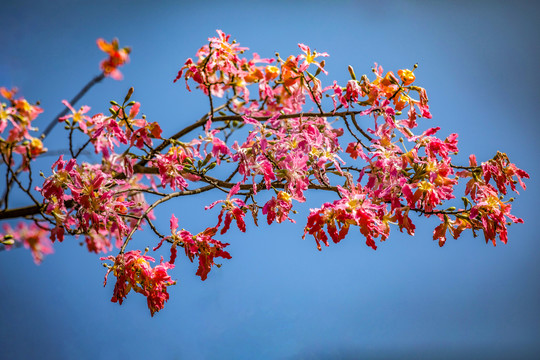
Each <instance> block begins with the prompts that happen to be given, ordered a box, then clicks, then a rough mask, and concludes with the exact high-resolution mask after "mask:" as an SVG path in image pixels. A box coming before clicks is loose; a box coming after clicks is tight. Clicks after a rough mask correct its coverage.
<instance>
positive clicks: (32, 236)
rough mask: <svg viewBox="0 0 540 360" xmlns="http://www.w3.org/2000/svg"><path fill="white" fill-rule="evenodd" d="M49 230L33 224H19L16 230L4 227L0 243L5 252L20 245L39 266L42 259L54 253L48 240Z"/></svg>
mask: <svg viewBox="0 0 540 360" xmlns="http://www.w3.org/2000/svg"><path fill="white" fill-rule="evenodd" d="M49 234H50V229H49V228H47V227H43V226H38V225H37V224H35V223H30V224H28V223H26V222H22V221H21V222H19V224H18V225H17V227H16V228H12V227H11V226H10V225H9V224H5V225H4V233H3V234H0V239H1V240H0V242H1V243H2V245H3V246H5V248H6V249H7V250H9V249H11V248H12V247H14V246H18V245H20V244H22V245H23V246H24V247H25V248H27V249H30V251H31V252H32V257H33V258H34V262H35V263H36V264H38V265H39V264H41V262H42V261H43V257H44V256H45V255H47V254H52V253H53V252H54V250H53V247H52V243H51V241H50V240H49Z"/></svg>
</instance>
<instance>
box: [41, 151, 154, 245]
mask: <svg viewBox="0 0 540 360" xmlns="http://www.w3.org/2000/svg"><path fill="white" fill-rule="evenodd" d="M52 169H53V174H52V175H51V176H50V177H48V178H47V179H46V180H45V182H44V184H43V188H41V189H40V192H41V194H42V195H43V197H44V203H45V205H46V207H45V214H48V215H51V216H52V217H53V218H54V220H55V222H56V227H55V228H54V229H52V231H51V240H53V241H55V240H59V241H63V240H64V233H65V232H66V231H67V232H68V233H69V234H74V235H78V234H84V235H85V241H86V243H87V245H88V249H89V250H90V251H94V252H100V251H106V250H107V249H110V247H111V246H110V239H111V238H113V237H114V238H116V246H118V247H120V246H121V244H122V241H123V238H124V236H125V235H126V234H127V233H128V231H129V230H130V222H128V221H126V220H125V219H124V217H123V215H125V214H127V213H128V212H129V213H132V212H135V213H141V212H144V209H145V207H146V203H145V202H144V200H141V199H138V200H139V201H135V200H136V199H135V198H134V197H132V196H131V195H130V190H131V189H132V185H133V184H131V183H130V182H129V181H126V180H118V179H114V178H113V176H112V175H111V174H110V173H107V172H104V171H103V170H102V167H101V166H99V165H90V164H87V163H83V164H81V165H78V164H77V161H76V160H75V159H71V160H69V161H65V160H63V155H61V156H60V158H59V159H58V160H57V161H56V162H55V163H54V164H53V166H52ZM131 225H132V226H133V224H131Z"/></svg>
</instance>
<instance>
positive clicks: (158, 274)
mask: <svg viewBox="0 0 540 360" xmlns="http://www.w3.org/2000/svg"><path fill="white" fill-rule="evenodd" d="M101 260H110V261H112V262H113V264H112V265H111V266H108V270H107V273H106V274H105V282H104V284H103V285H106V284H107V277H108V276H109V274H110V273H111V272H112V273H113V275H114V276H115V277H116V284H115V285H114V292H113V297H112V299H111V301H112V302H118V303H119V304H120V305H122V302H123V301H124V299H125V298H126V296H127V295H128V294H129V292H130V291H131V290H132V289H133V290H134V291H135V292H137V293H139V294H142V295H144V296H146V298H147V303H148V309H150V314H151V315H152V316H154V314H155V313H156V312H158V311H159V310H161V309H163V307H164V306H165V302H166V301H167V300H169V293H168V292H167V287H169V286H171V285H175V284H176V281H174V280H172V279H171V277H170V275H169V274H168V273H167V270H169V269H172V268H174V265H173V264H170V263H168V262H163V259H161V262H160V263H159V264H158V265H156V266H155V267H152V266H151V265H150V263H149V261H151V262H155V260H154V258H152V257H150V256H146V255H141V251H140V250H137V251H128V252H127V253H125V254H120V255H118V256H116V257H115V256H107V257H102V258H101Z"/></svg>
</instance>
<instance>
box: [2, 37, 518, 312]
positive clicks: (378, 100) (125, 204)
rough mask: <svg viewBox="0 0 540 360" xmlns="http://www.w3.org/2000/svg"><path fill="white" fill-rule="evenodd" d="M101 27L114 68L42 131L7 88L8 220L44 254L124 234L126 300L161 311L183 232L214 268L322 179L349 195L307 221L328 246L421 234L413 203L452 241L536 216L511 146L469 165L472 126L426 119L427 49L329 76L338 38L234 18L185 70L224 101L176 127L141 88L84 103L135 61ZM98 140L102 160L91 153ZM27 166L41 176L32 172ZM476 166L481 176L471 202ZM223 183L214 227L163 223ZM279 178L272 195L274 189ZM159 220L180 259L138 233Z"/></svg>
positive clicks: (106, 242)
mask: <svg viewBox="0 0 540 360" xmlns="http://www.w3.org/2000/svg"><path fill="white" fill-rule="evenodd" d="M97 43H98V47H99V48H100V49H101V50H102V51H104V52H105V53H106V54H107V56H108V57H107V58H106V59H105V60H104V61H103V62H102V63H101V70H102V74H101V75H99V76H98V77H96V78H94V79H93V80H92V81H91V82H90V83H89V84H88V85H86V86H85V88H83V89H82V90H81V92H79V94H77V95H76V96H75V97H74V98H73V99H72V101H71V102H68V101H64V102H63V103H64V105H65V106H66V109H65V110H64V111H63V112H62V113H61V114H60V115H59V116H58V117H57V119H55V122H54V123H51V124H50V125H49V126H48V127H47V128H46V130H45V132H44V133H43V134H42V135H41V136H36V133H37V131H38V129H36V128H34V127H33V126H32V122H33V121H34V120H35V119H36V117H37V116H38V115H39V114H40V113H41V112H42V109H41V108H40V107H39V106H38V105H31V104H30V103H29V102H28V101H27V100H25V99H24V98H20V97H19V98H17V96H16V90H15V89H13V90H7V89H5V88H2V89H1V90H0V93H1V95H2V96H3V97H4V98H5V99H6V102H5V103H2V105H1V109H0V135H1V137H0V153H1V154H2V171H4V173H3V175H4V176H5V183H6V190H5V194H4V196H3V198H2V210H0V220H3V219H13V218H26V220H25V221H21V222H20V223H19V225H18V226H17V227H15V228H13V227H11V226H10V225H8V224H6V225H5V226H4V228H3V233H2V234H1V235H0V239H1V242H2V244H3V245H2V246H3V248H4V249H10V248H12V247H17V246H20V245H21V244H22V245H24V246H25V247H27V248H30V250H31V251H32V254H33V256H34V260H35V261H36V263H39V262H41V261H42V259H43V256H44V255H45V254H49V253H51V252H52V243H53V242H57V241H58V242H62V241H64V239H65V238H66V237H68V236H75V237H82V238H84V241H85V243H86V245H87V249H88V250H89V251H91V252H95V253H107V252H109V251H112V250H113V249H114V248H116V249H118V253H117V255H108V256H104V257H101V260H103V261H105V263H104V266H105V267H106V268H107V273H106V280H105V282H106V281H107V277H108V276H114V277H115V278H116V283H115V287H114V291H113V297H112V301H113V302H118V303H119V304H122V302H123V301H124V299H125V298H126V297H127V295H128V294H129V293H130V291H131V290H134V291H135V292H137V293H140V294H142V295H144V296H145V297H146V298H147V301H148V307H149V309H150V312H151V315H152V316H153V315H154V314H155V313H156V312H157V311H159V310H161V309H162V308H163V307H164V304H165V302H166V301H167V300H168V299H169V293H168V287H169V286H171V285H174V284H176V281H174V280H172V278H171V276H170V275H169V273H168V271H169V270H172V269H173V268H174V264H175V262H176V261H177V258H178V248H179V247H180V248H183V249H184V253H185V255H186V257H187V259H189V261H191V262H193V261H194V260H195V259H197V261H198V269H197V271H196V274H197V275H198V276H200V277H201V279H202V280H205V279H206V278H207V277H208V275H209V273H210V271H211V269H212V268H213V266H214V265H216V266H218V267H219V266H220V265H219V264H217V263H216V259H218V258H221V259H230V258H231V255H230V254H229V252H228V251H226V250H225V248H226V247H227V246H228V245H229V244H228V243H225V242H222V241H221V240H218V239H216V236H218V237H219V235H224V234H226V233H227V232H228V231H229V230H230V229H231V226H233V227H234V226H236V227H237V228H238V229H239V230H240V231H241V232H245V231H246V229H247V227H248V226H250V225H249V223H248V222H246V218H249V217H251V218H252V219H253V222H254V224H255V226H257V225H258V216H259V212H262V215H264V216H266V222H267V223H268V224H273V223H282V222H284V221H286V220H288V221H291V222H293V223H294V222H296V221H297V220H298V219H295V216H294V215H295V214H296V211H295V210H294V206H295V204H297V203H303V202H306V201H308V200H309V193H308V190H319V191H320V190H323V191H329V192H331V193H333V194H334V196H335V197H336V198H335V200H334V201H332V202H326V203H323V204H320V205H319V207H318V208H312V209H311V210H310V213H309V215H308V217H307V221H306V222H305V227H304V235H303V237H304V238H305V237H306V236H307V235H310V236H312V237H313V238H314V240H315V243H316V246H317V248H318V249H319V250H321V249H322V245H325V246H329V244H330V241H329V240H330V239H331V240H332V242H334V243H338V242H340V241H341V240H342V239H344V238H345V237H346V236H347V235H348V233H349V231H350V230H351V229H354V228H356V229H357V230H358V231H359V233H360V234H361V236H362V237H363V238H365V242H366V245H367V246H369V247H370V248H372V249H376V248H377V241H378V240H380V241H384V240H386V239H387V238H388V237H389V235H390V229H391V228H392V227H393V226H396V227H397V228H398V229H399V231H400V232H403V231H405V232H407V233H408V234H409V235H414V232H415V225H414V223H413V221H412V220H411V218H410V216H409V214H410V213H411V212H413V213H417V214H419V215H421V216H425V217H433V218H435V219H437V220H438V225H437V226H436V227H435V229H434V231H433V240H436V241H438V244H439V245H440V246H443V245H444V244H445V243H446V239H447V237H448V234H449V235H450V236H452V237H453V238H455V239H457V238H458V237H459V236H460V235H461V234H462V232H463V231H465V230H470V231H471V232H472V233H473V234H474V236H476V235H477V234H480V233H481V234H483V236H484V239H485V241H486V242H491V243H492V244H493V245H495V244H496V243H497V239H499V240H500V241H501V242H503V243H506V242H507V241H508V229H507V227H508V225H510V224H511V223H520V222H523V220H522V219H519V218H517V217H515V216H514V215H512V214H511V202H512V201H513V198H506V197H507V196H508V192H509V190H511V191H513V192H516V193H518V190H517V188H516V184H517V183H519V184H520V186H521V187H522V188H523V189H525V184H524V183H523V181H522V179H524V178H529V175H528V174H527V173H526V172H525V171H523V170H521V169H519V168H518V167H517V166H516V165H515V164H513V163H512V162H510V160H509V159H508V156H507V155H506V154H504V153H502V152H497V154H495V156H494V157H493V158H492V159H490V160H487V161H484V162H482V163H480V164H478V162H477V160H476V157H475V156H474V155H470V156H469V163H468V165H466V164H455V163H454V162H455V160H454V159H455V156H456V155H457V154H458V153H459V148H458V141H457V138H458V135H457V134H451V135H450V136H448V137H446V138H444V139H443V138H439V137H438V136H437V133H438V131H439V130H440V128H439V127H431V128H429V129H428V130H426V131H423V132H421V133H420V132H418V131H417V129H416V128H417V126H418V122H419V121H423V120H424V119H431V118H432V115H431V112H430V109H429V105H428V97H427V92H426V90H425V89H424V88H422V87H420V86H418V85H417V84H416V74H415V70H416V68H417V66H416V65H415V66H414V67H413V69H412V70H409V69H400V70H398V71H397V76H396V75H395V74H394V73H393V72H391V71H390V72H386V73H385V72H384V71H383V69H382V67H381V66H379V65H377V64H375V67H374V68H373V76H371V78H370V77H369V76H367V75H362V76H361V77H360V78H357V76H356V74H355V72H354V70H353V68H352V67H349V73H350V77H351V79H350V80H349V81H348V82H347V83H346V84H343V85H340V84H338V83H337V81H333V82H332V83H331V85H328V86H326V87H323V85H322V83H323V80H324V76H326V75H328V73H327V71H326V70H325V60H321V58H326V57H328V56H329V55H328V54H327V53H319V52H317V51H315V50H312V49H311V48H310V47H309V46H307V45H304V44H299V49H300V53H299V54H298V55H290V56H289V57H287V58H286V59H283V58H281V57H280V55H279V54H276V56H275V58H261V57H260V56H259V55H258V54H256V53H253V54H252V55H251V56H250V57H245V53H246V51H247V50H248V49H247V48H245V47H240V45H239V44H238V43H237V42H236V41H231V39H230V35H226V34H225V33H223V32H222V31H219V30H218V32H217V36H216V37H211V38H210V39H209V42H208V44H207V45H204V46H203V47H201V48H200V49H199V51H198V52H197V53H196V56H195V59H188V60H187V61H186V62H185V63H184V64H183V66H182V67H181V68H180V70H179V72H178V75H177V77H176V78H175V79H174V81H175V82H176V81H178V80H180V79H183V80H184V81H185V84H186V88H187V89H188V90H189V91H191V88H190V86H191V87H193V86H195V88H196V89H197V90H200V91H202V92H203V93H204V94H205V95H206V96H207V98H208V100H209V107H210V109H209V111H208V112H207V113H206V114H203V116H202V117H201V118H200V119H198V120H196V121H194V122H193V123H191V124H190V125H188V126H186V127H185V128H183V129H180V130H179V131H178V132H176V133H175V134H173V135H171V136H168V137H167V136H165V135H164V134H163V132H162V130H161V127H160V124H159V123H158V122H157V121H149V120H147V119H146V117H145V116H144V115H140V112H141V106H142V105H141V104H140V103H139V102H136V101H133V100H132V99H131V98H132V96H133V94H134V90H133V88H131V89H130V90H129V92H128V93H127V94H126V96H125V97H124V99H123V100H122V101H115V100H112V101H111V102H110V105H111V106H110V107H109V108H108V112H107V113H105V114H104V113H97V114H94V115H91V112H90V111H91V109H90V107H88V106H82V107H80V108H79V109H76V108H74V107H73V105H74V104H75V102H77V101H78V100H80V98H81V97H82V96H83V95H84V94H85V93H86V92H87V91H88V90H89V89H90V88H91V87H92V86H93V85H94V84H96V83H98V82H100V81H101V80H102V79H104V78H105V77H111V78H113V79H117V80H118V79H121V73H120V72H119V68H120V67H121V66H122V65H124V64H125V63H127V62H128V61H129V53H130V49H129V48H121V47H120V46H119V43H118V41H117V40H113V41H112V42H111V43H107V42H106V41H105V40H103V39H99V40H98V42H97ZM58 122H61V123H63V124H64V127H65V128H66V131H68V139H69V143H68V144H67V146H68V149H69V156H68V155H67V154H63V155H61V156H60V157H59V158H58V159H57V160H56V161H55V162H54V163H53V164H52V167H51V171H50V172H48V174H47V175H43V176H44V180H43V183H42V184H41V185H40V186H38V187H33V185H32V184H33V181H34V179H33V177H32V166H33V161H34V160H35V159H36V158H38V157H39V156H42V155H43V154H45V153H46V151H47V149H46V148H45V147H44V145H43V142H42V141H43V140H44V139H45V136H46V135H47V134H48V133H49V132H50V130H51V129H52V127H53V126H54V124H56V123H58ZM342 126H343V127H342ZM75 138H78V139H83V146H81V147H79V148H76V147H75V146H74V139H75ZM233 139H234V142H233ZM86 148H93V150H94V152H95V153H96V154H99V155H100V157H101V161H100V162H97V163H88V162H81V161H80V160H79V159H78V157H79V155H80V154H81V152H82V151H84V150H85V149H86ZM344 149H345V150H344ZM25 172H26V173H28V179H27V180H23V179H22V178H21V177H20V175H21V174H22V173H25ZM224 172H225V173H227V174H229V175H227V176H223V175H222V174H223V173H224ZM460 181H463V182H465V183H466V186H465V191H464V193H463V194H461V195H459V197H461V202H459V201H458V202H456V201H455V199H456V196H457V194H456V193H457V191H458V190H457V188H456V186H457V185H458V183H459V182H460ZM212 190H218V191H220V192H222V193H223V194H224V195H223V198H221V199H220V200H217V201H215V202H214V203H212V204H206V206H205V207H204V210H205V211H208V212H209V213H211V214H215V215H216V216H217V219H216V221H215V222H211V223H209V224H205V228H204V230H203V231H200V232H198V233H196V234H193V233H192V232H190V231H189V230H186V229H184V228H181V227H180V226H179V221H178V219H177V218H176V217H175V216H174V214H171V219H170V235H169V234H163V233H162V232H161V231H160V230H159V229H158V228H157V226H156V225H155V224H154V223H153V221H154V215H153V210H154V209H155V208H156V207H157V206H158V205H161V204H163V203H166V202H169V201H175V199H176V198H178V197H184V196H194V195H198V194H200V193H202V192H206V191H212ZM14 191H17V192H18V193H21V192H22V193H24V194H25V195H26V196H28V199H29V203H30V204H31V205H28V206H25V207H21V208H12V207H11V200H10V199H11V198H10V194H11V193H12V192H14ZM265 192H269V193H270V194H271V195H272V196H271V198H270V200H261V199H262V198H263V197H262V196H260V195H259V194H261V193H265ZM147 198H148V199H153V200H152V201H150V202H149V201H148V200H147ZM214 208H217V210H215V209H214ZM201 210H202V209H201ZM147 227H148V228H150V229H151V230H152V233H153V234H154V235H155V237H156V246H155V247H154V248H153V251H156V250H157V249H158V248H160V247H162V246H164V244H166V249H167V252H168V253H170V257H169V260H168V261H165V260H164V259H163V257H162V258H161V261H160V262H159V264H157V265H155V266H152V265H151V263H153V262H155V260H154V258H152V257H150V256H148V255H146V254H147V253H148V251H150V249H146V250H145V251H144V253H143V252H142V251H141V250H140V249H137V247H138V246H139V245H137V241H136V239H135V237H134V235H135V234H136V233H137V232H138V231H142V230H144V229H145V228H147ZM128 248H134V250H128Z"/></svg>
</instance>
